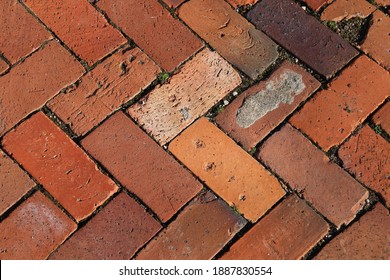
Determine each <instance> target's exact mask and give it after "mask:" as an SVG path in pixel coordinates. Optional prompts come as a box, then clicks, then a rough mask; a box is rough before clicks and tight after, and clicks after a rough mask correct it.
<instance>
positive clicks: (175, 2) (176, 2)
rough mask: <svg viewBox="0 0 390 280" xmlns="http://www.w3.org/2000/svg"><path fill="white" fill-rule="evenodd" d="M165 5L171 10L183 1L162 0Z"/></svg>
mask: <svg viewBox="0 0 390 280" xmlns="http://www.w3.org/2000/svg"><path fill="white" fill-rule="evenodd" d="M163 1H164V2H165V4H167V5H168V6H169V7H171V8H176V7H178V6H179V5H180V4H181V3H183V2H184V1H185V0H163Z"/></svg>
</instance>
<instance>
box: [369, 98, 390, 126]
mask: <svg viewBox="0 0 390 280" xmlns="http://www.w3.org/2000/svg"><path fill="white" fill-rule="evenodd" d="M373 120H374V122H375V123H376V124H377V125H380V126H381V128H382V129H383V130H384V131H386V132H387V134H390V102H387V103H386V105H384V106H383V107H382V108H381V109H379V111H378V112H376V113H375V115H374V117H373Z"/></svg>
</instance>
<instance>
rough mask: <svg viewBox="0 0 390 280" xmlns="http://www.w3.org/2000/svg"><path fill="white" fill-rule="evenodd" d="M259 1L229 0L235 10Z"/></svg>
mask: <svg viewBox="0 0 390 280" xmlns="http://www.w3.org/2000/svg"><path fill="white" fill-rule="evenodd" d="M258 1H259V0H228V2H229V3H230V4H231V5H232V6H233V7H235V8H237V7H239V6H244V5H253V4H255V3H256V2H258Z"/></svg>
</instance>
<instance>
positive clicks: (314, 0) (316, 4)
mask: <svg viewBox="0 0 390 280" xmlns="http://www.w3.org/2000/svg"><path fill="white" fill-rule="evenodd" d="M332 1H333V0H305V2H306V3H307V5H308V6H309V7H310V8H312V9H313V10H314V11H318V10H319V9H320V8H321V7H322V6H324V5H325V4H327V3H330V2H332Z"/></svg>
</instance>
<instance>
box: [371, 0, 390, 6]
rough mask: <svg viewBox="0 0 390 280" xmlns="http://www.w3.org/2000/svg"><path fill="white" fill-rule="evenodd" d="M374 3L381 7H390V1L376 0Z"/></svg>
mask: <svg viewBox="0 0 390 280" xmlns="http://www.w3.org/2000/svg"><path fill="white" fill-rule="evenodd" d="M374 2H375V3H377V4H378V5H380V6H390V0H375V1H374Z"/></svg>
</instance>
